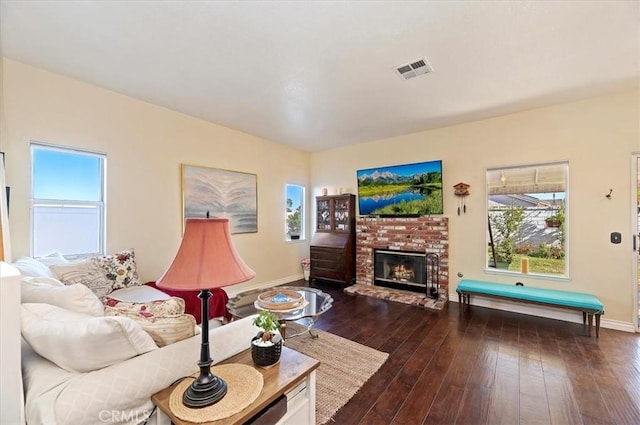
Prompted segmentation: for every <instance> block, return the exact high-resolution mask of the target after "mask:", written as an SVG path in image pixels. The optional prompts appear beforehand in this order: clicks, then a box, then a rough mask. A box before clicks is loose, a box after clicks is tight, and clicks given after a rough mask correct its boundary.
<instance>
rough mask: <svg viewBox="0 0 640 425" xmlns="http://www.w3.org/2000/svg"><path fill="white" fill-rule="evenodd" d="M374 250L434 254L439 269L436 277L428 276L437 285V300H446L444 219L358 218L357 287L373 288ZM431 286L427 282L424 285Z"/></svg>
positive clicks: (447, 257) (447, 248)
mask: <svg viewBox="0 0 640 425" xmlns="http://www.w3.org/2000/svg"><path fill="white" fill-rule="evenodd" d="M376 250H378V251H379V250H386V251H394V252H407V253H416V252H421V253H426V254H436V255H437V256H438V260H439V261H438V262H439V267H438V268H437V273H436V275H434V274H431V275H430V276H429V279H431V280H432V281H437V282H433V283H437V285H438V291H437V292H438V295H437V296H438V298H439V300H441V301H444V302H446V301H447V300H448V296H449V295H448V294H449V221H448V218H447V217H442V216H423V217H415V218H413V217H412V218H378V217H361V218H359V219H358V220H357V221H356V283H357V284H361V285H374V280H375V277H374V275H375V262H374V252H375V251H376ZM431 256H433V255H431ZM431 272H432V269H428V270H427V271H426V273H427V274H429V273H431ZM430 283H431V282H427V285H429V284H430ZM427 289H428V288H427ZM427 293H428V291H427Z"/></svg>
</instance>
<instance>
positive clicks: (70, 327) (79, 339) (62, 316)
mask: <svg viewBox="0 0 640 425" xmlns="http://www.w3.org/2000/svg"><path fill="white" fill-rule="evenodd" d="M21 316H22V336H23V337H24V339H25V340H26V341H27V342H28V343H29V345H30V346H31V347H32V348H33V349H34V351H36V352H37V353H38V354H40V355H41V356H42V357H44V358H46V359H48V360H49V361H51V362H53V363H55V364H57V365H58V366H59V367H61V368H63V369H66V370H69V371H72V372H90V371H93V370H97V369H101V368H103V367H106V366H109V365H112V364H115V363H118V362H121V361H123V360H127V359H129V358H131V357H135V356H137V355H139V354H143V353H146V352H149V351H152V350H155V349H157V348H158V347H157V345H156V344H155V343H154V342H153V339H152V338H151V337H150V336H149V335H148V334H147V333H146V332H145V331H144V330H143V329H142V327H141V326H140V325H139V324H138V323H136V322H135V321H133V320H131V319H130V318H128V317H114V316H103V317H93V316H89V315H86V314H82V313H76V312H73V311H70V310H66V309H63V308H60V307H57V306H54V305H51V304H40V303H25V304H22V314H21Z"/></svg>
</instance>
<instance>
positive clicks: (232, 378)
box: [169, 363, 264, 423]
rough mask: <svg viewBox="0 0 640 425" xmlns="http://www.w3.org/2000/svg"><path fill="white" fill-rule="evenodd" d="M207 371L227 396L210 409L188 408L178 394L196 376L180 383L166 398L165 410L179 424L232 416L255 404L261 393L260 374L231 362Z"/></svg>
mask: <svg viewBox="0 0 640 425" xmlns="http://www.w3.org/2000/svg"><path fill="white" fill-rule="evenodd" d="M211 372H212V373H213V374H214V375H216V376H218V377H220V378H222V379H224V380H225V381H226V382H227V395H225V396H224V398H223V399H222V400H220V401H219V402H217V403H216V404H213V405H211V406H207V407H202V408H199V409H192V408H190V407H187V406H185V405H184V404H183V403H182V394H183V393H184V391H185V390H186V389H187V387H188V386H189V385H191V383H192V382H193V381H194V380H195V379H196V378H197V376H198V374H195V375H194V376H193V377H189V378H186V379H184V380H183V381H182V382H180V383H179V384H178V385H177V386H176V387H175V388H174V389H173V392H172V393H171V396H170V397H169V408H170V409H171V411H172V412H173V414H174V415H176V417H178V418H180V419H182V420H183V421H188V422H195V423H203V422H211V421H217V420H220V419H224V418H228V417H229V416H233V415H235V414H236V413H238V412H239V411H241V410H242V409H244V408H245V407H247V406H248V405H250V404H251V403H253V402H254V401H255V399H257V398H258V396H259V395H260V392H261V391H262V385H263V384H264V382H263V380H262V374H261V373H260V372H258V371H257V370H255V369H254V368H253V367H251V366H247V365H243V364H237V363H231V364H225V365H218V366H213V367H212V368H211Z"/></svg>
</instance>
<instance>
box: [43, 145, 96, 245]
mask: <svg viewBox="0 0 640 425" xmlns="http://www.w3.org/2000/svg"><path fill="white" fill-rule="evenodd" d="M105 163H106V156H105V155H102V154H96V153H93V152H84V151H79V150H74V149H65V148H60V147H53V146H47V145H41V144H36V143H32V144H31V181H32V187H31V255H32V256H34V257H39V256H43V255H47V254H49V253H51V252H54V251H58V252H60V253H61V254H62V255H65V256H69V257H76V256H86V255H92V254H103V253H104V245H105V237H104V234H105V195H104V193H105V168H106V167H105V165H106V164H105Z"/></svg>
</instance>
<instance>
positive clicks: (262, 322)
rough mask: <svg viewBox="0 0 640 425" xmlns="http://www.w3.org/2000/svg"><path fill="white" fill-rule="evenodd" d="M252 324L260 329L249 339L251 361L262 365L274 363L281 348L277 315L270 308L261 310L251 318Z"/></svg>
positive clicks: (278, 358)
mask: <svg viewBox="0 0 640 425" xmlns="http://www.w3.org/2000/svg"><path fill="white" fill-rule="evenodd" d="M253 324H254V325H256V326H257V327H259V328H260V329H261V330H260V332H258V335H256V336H255V337H253V339H252V340H251V357H252V358H253V362H254V363H255V364H256V365H258V366H262V367H267V366H271V365H274V364H276V363H277V362H278V360H280V352H281V350H282V335H280V322H279V321H278V317H277V316H276V315H275V314H274V313H273V312H272V311H270V310H262V311H260V313H258V315H257V316H256V317H255V318H254V319H253Z"/></svg>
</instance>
